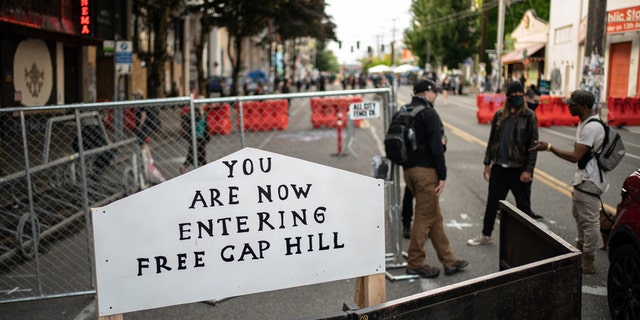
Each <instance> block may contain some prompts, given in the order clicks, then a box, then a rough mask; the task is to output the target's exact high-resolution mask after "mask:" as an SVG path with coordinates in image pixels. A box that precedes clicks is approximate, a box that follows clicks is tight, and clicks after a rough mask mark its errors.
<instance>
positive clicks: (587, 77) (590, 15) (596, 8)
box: [579, 0, 607, 105]
mask: <svg viewBox="0 0 640 320" xmlns="http://www.w3.org/2000/svg"><path fill="white" fill-rule="evenodd" d="M587 10H588V12H587V34H586V38H585V48H584V49H585V50H584V55H585V56H584V66H583V67H582V68H580V69H579V70H584V69H585V68H584V67H588V69H589V72H587V73H585V72H580V73H581V74H582V80H581V81H580V88H581V89H584V90H588V91H590V92H591V93H593V94H594V96H595V98H596V105H599V104H600V94H601V92H602V83H603V81H602V77H604V61H603V60H604V59H603V53H604V39H605V38H604V31H605V14H606V10H607V0H589V8H588V9H587Z"/></svg>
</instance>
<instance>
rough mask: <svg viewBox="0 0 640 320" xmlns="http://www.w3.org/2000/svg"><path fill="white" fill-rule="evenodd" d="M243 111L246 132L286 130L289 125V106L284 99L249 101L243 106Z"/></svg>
mask: <svg viewBox="0 0 640 320" xmlns="http://www.w3.org/2000/svg"><path fill="white" fill-rule="evenodd" d="M242 110H243V112H242V113H243V114H242V118H243V119H242V120H243V124H244V125H243V128H244V130H250V131H271V130H274V129H277V130H284V129H286V128H287V126H288V125H289V115H288V113H289V105H288V103H287V100H284V99H281V100H266V101H247V102H244V103H243V104H242ZM239 124H240V121H239V120H238V125H239Z"/></svg>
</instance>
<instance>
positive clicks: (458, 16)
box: [423, 0, 498, 30]
mask: <svg viewBox="0 0 640 320" xmlns="http://www.w3.org/2000/svg"><path fill="white" fill-rule="evenodd" d="M497 6H498V0H493V1H489V2H487V3H486V4H484V5H483V6H482V7H480V8H478V9H467V10H464V11H458V12H454V13H452V14H449V15H447V16H444V17H441V18H438V19H435V20H430V21H426V22H427V24H426V25H425V26H424V27H423V28H424V29H425V30H428V29H431V28H435V27H438V26H440V25H443V24H447V23H451V22H454V21H458V20H462V19H466V18H469V17H472V16H476V15H478V14H481V13H483V12H485V11H488V10H491V9H493V8H495V7H497Z"/></svg>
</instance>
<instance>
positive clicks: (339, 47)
mask: <svg viewBox="0 0 640 320" xmlns="http://www.w3.org/2000/svg"><path fill="white" fill-rule="evenodd" d="M338 49H342V41H338Z"/></svg>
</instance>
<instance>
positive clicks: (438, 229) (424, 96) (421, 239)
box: [403, 80, 469, 278]
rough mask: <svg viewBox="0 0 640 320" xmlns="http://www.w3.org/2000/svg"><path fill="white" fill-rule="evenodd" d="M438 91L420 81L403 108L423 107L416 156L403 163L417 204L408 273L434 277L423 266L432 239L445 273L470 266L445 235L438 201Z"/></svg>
mask: <svg viewBox="0 0 640 320" xmlns="http://www.w3.org/2000/svg"><path fill="white" fill-rule="evenodd" d="M438 91H439V89H438V88H436V84H435V83H434V82H433V81H431V80H420V81H418V82H417V83H416V84H415V85H414V86H413V98H412V99H411V103H410V104H409V105H407V106H405V107H406V108H411V109H412V108H414V107H417V106H424V107H426V108H425V109H424V110H423V111H421V112H419V113H418V114H417V115H416V116H415V122H414V126H415V136H416V143H417V150H416V156H415V157H413V158H412V159H409V161H407V162H406V163H405V164H403V171H404V180H405V183H406V185H407V187H408V188H409V190H411V192H412V193H413V195H414V197H415V201H416V205H415V209H414V222H413V226H412V228H411V238H410V240H409V247H408V259H407V270H406V273H407V274H411V275H419V276H421V277H424V278H434V277H437V276H438V275H439V274H440V269H439V268H437V267H433V266H430V265H428V264H426V262H425V258H426V250H425V247H424V246H425V244H426V242H427V239H431V243H432V245H433V248H434V249H435V251H436V254H437V256H438V260H439V261H440V263H442V265H443V266H444V273H445V274H446V275H452V274H455V273H457V272H460V271H462V270H464V269H465V268H466V267H467V266H468V265H469V263H468V262H467V261H466V260H463V259H458V258H457V257H456V255H455V254H454V253H453V250H452V249H451V245H450V244H449V239H448V238H447V235H446V234H445V232H444V225H443V217H442V212H441V210H440V204H439V198H440V194H442V191H443V190H444V186H445V181H446V179H447V167H446V163H445V157H444V148H443V146H442V123H441V121H440V116H439V115H438V113H437V112H436V110H435V109H434V108H433V103H434V102H435V100H436V98H437V96H438V93H437V92H438Z"/></svg>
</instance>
